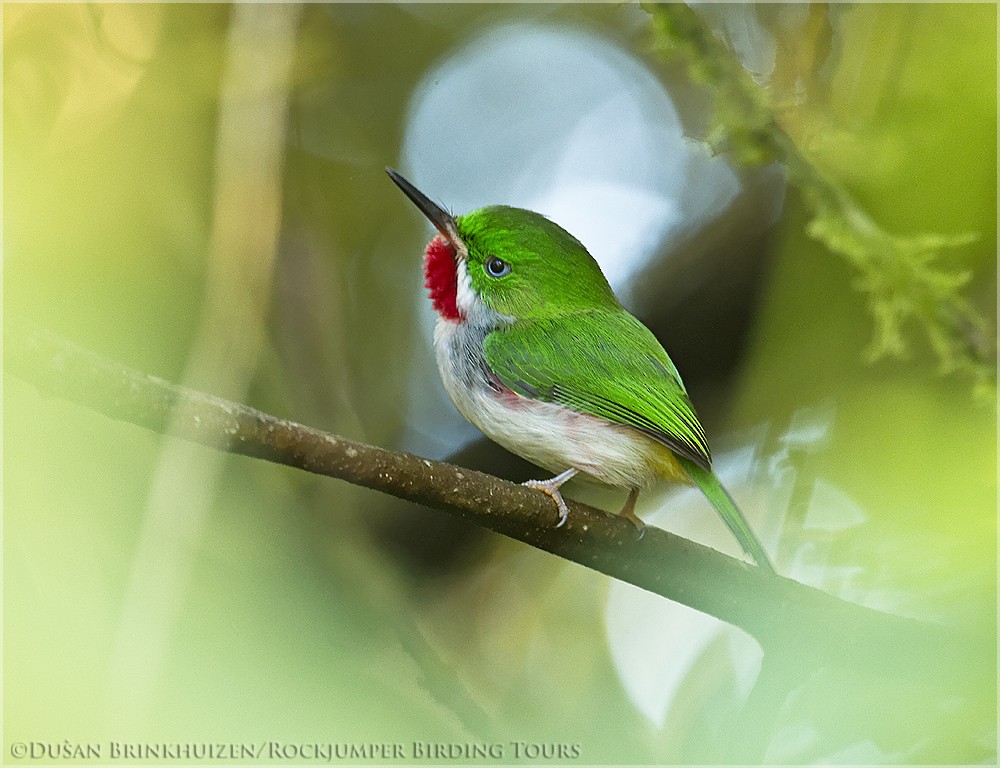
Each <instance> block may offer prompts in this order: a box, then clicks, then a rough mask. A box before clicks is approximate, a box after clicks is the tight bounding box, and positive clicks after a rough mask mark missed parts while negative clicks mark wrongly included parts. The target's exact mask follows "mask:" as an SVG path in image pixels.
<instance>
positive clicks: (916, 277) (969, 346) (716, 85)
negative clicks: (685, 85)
mask: <svg viewBox="0 0 1000 768" xmlns="http://www.w3.org/2000/svg"><path fill="white" fill-rule="evenodd" d="M643 8H645V9H646V11H647V12H648V13H649V14H650V17H651V37H650V44H649V52H650V54H651V55H653V56H656V57H660V58H669V59H670V60H671V61H672V62H679V63H681V64H682V65H683V66H685V68H686V71H687V74H688V77H689V78H690V79H691V80H692V81H693V82H696V83H699V84H702V85H704V86H706V87H708V88H710V89H711V91H712V93H713V95H714V114H713V117H712V121H711V128H710V129H709V131H708V135H707V136H706V137H705V141H706V142H707V143H708V144H709V145H710V146H711V147H712V148H713V149H714V150H715V151H722V152H725V153H726V154H727V156H729V157H730V158H731V159H733V160H734V161H735V162H737V163H739V164H743V165H757V164H760V163H765V162H770V161H772V160H778V161H780V162H782V163H783V164H784V165H785V166H786V168H787V169H788V180H789V183H790V184H792V185H794V186H795V187H797V188H798V189H799V191H800V192H801V194H802V198H803V200H804V201H805V202H806V204H807V206H808V208H809V214H810V219H809V221H808V223H807V225H806V232H807V233H808V235H809V236H810V237H813V238H815V239H816V240H818V241H820V242H822V243H823V245H824V246H825V247H826V248H827V249H829V250H830V251H831V252H833V253H836V254H838V255H839V256H841V257H843V258H844V259H846V260H847V261H848V262H849V263H850V264H851V265H852V266H853V267H854V269H855V270H857V275H858V276H857V279H856V280H855V283H854V284H855V287H856V288H857V290H858V291H859V292H860V293H861V294H863V295H864V296H865V299H866V302H867V305H868V308H869V311H870V313H871V316H872V320H873V323H874V332H873V338H872V340H871V342H870V344H869V345H868V347H867V349H866V351H865V357H866V359H867V360H868V361H869V362H872V363H874V362H876V361H878V360H881V359H883V358H905V357H906V356H908V355H909V354H910V352H911V348H912V346H913V343H912V338H911V337H912V336H913V335H914V332H916V333H917V335H920V334H922V335H923V336H924V337H925V339H926V341H927V343H928V345H929V347H930V349H931V350H932V351H933V353H934V355H935V357H936V359H937V361H938V368H939V371H940V372H941V373H942V374H961V375H965V376H967V377H968V378H969V379H970V380H971V381H972V385H973V390H974V392H975V393H976V395H977V396H979V397H985V398H989V399H995V397H996V356H995V333H994V331H993V329H992V327H991V323H990V322H988V321H987V320H986V319H985V318H984V317H983V316H982V314H981V313H980V312H979V311H977V309H976V308H975V307H973V306H972V304H971V303H970V302H969V301H968V299H967V298H966V297H965V296H964V295H963V292H962V291H963V289H964V288H965V286H966V285H967V284H968V282H969V280H970V279H971V273H970V272H969V271H968V270H961V269H955V268H949V267H947V266H942V264H941V262H942V257H943V256H944V255H945V254H946V253H947V252H948V251H949V250H952V249H955V248H959V247H962V246H965V245H968V244H969V243H971V242H973V241H975V240H976V239H977V234H976V233H973V232H966V233H960V234H956V235H942V234H937V233H920V234H916V235H908V236H901V235H896V234H892V233H889V232H887V231H886V230H885V229H884V228H883V227H882V226H880V225H879V224H878V223H877V222H875V221H874V220H873V219H872V217H871V216H870V215H869V214H868V212H867V211H866V210H865V209H864V208H863V207H862V206H861V205H860V204H859V203H858V202H857V201H856V200H855V199H853V198H852V197H851V195H850V194H849V193H848V192H847V190H846V189H845V188H844V187H843V186H841V185H840V184H838V183H837V182H836V181H835V180H833V179H831V178H830V177H829V176H827V175H825V174H824V173H823V172H821V171H820V170H819V169H818V168H817V167H816V166H815V165H813V164H812V163H811V162H810V161H809V160H808V159H807V158H806V156H805V155H804V154H803V153H802V152H801V151H800V149H799V148H798V147H797V146H796V145H795V142H794V141H793V140H792V138H791V137H790V136H789V135H788V134H787V133H786V132H785V131H784V130H782V128H781V127H780V125H779V124H778V122H777V121H776V119H775V113H774V109H773V106H772V104H771V100H770V95H769V93H768V92H767V90H766V89H764V88H762V87H761V86H759V85H757V83H755V82H754V80H753V78H752V77H751V76H750V75H749V73H748V72H747V71H746V70H745V69H744V68H743V66H742V65H741V64H740V62H739V60H738V59H737V58H736V56H735V55H734V54H733V53H732V52H731V51H730V50H729V48H728V47H727V46H726V44H725V43H723V42H722V41H721V40H720V39H719V38H718V37H716V36H715V34H714V33H713V32H712V30H711V29H709V27H708V26H707V25H706V24H705V23H704V22H703V21H702V20H701V19H700V18H699V17H698V15H697V14H696V13H695V12H694V11H693V10H692V9H691V8H689V7H688V6H686V5H683V4H644V5H643Z"/></svg>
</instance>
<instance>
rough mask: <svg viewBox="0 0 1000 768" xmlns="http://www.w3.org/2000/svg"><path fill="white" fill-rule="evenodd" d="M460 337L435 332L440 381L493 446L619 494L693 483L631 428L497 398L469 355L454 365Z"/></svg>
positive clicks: (664, 451)
mask: <svg viewBox="0 0 1000 768" xmlns="http://www.w3.org/2000/svg"><path fill="white" fill-rule="evenodd" d="M442 326H443V327H442ZM448 326H451V327H448ZM457 332H458V328H457V327H456V326H455V324H453V323H444V322H442V323H439V326H438V328H436V329H435V348H436V352H437V360H438V368H439V370H440V372H441V379H442V381H443V382H444V385H445V389H446V390H447V391H448V394H449V395H450V397H451V399H452V402H454V404H455V407H456V408H458V410H459V412H460V413H461V414H462V415H463V416H464V417H465V418H466V419H468V420H469V421H470V422H471V423H472V424H474V425H475V426H476V427H478V428H479V429H480V430H481V431H482V432H483V433H484V434H485V435H486V436H487V437H489V438H490V439H491V440H493V441H494V442H497V443H499V444H500V445H502V446H503V447H504V448H506V449H507V450H509V451H511V452H512V453H515V454H517V455H518V456H521V457H523V458H525V459H527V460H528V461H530V462H532V463H534V464H537V465H538V466H540V467H543V468H545V469H547V470H549V471H550V472H553V473H559V472H562V471H563V470H566V469H569V468H570V467H573V468H575V469H578V470H579V471H580V472H582V473H584V474H585V475H586V476H589V477H590V478H591V479H593V480H596V481H597V482H599V483H603V484H605V485H610V486H615V487H618V488H645V487H646V486H648V485H651V484H653V483H655V482H657V481H660V480H673V481H675V482H683V483H688V482H690V481H689V480H688V477H687V474H686V473H685V472H684V470H683V468H682V467H681V466H680V464H679V463H678V461H677V459H676V457H675V456H674V453H673V451H671V450H670V449H669V448H667V447H666V446H664V445H662V444H660V443H658V442H656V441H655V440H653V439H652V438H650V437H647V436H646V435H644V434H643V433H642V432H639V431H638V430H636V429H633V428H632V427H628V426H625V425H623V424H615V423H613V422H609V421H606V420H604V419H601V418H598V417H595V416H590V415H588V414H584V413H580V412H578V411H574V410H571V409H569V408H564V407H563V406H560V405H556V404H553V403H545V402H541V401H538V400H531V399H529V398H525V397H521V396H520V395H517V394H515V393H513V392H509V391H507V392H504V393H498V392H496V391H495V390H494V389H492V388H490V387H489V386H487V385H486V384H485V382H484V381H483V380H482V378H481V375H480V373H479V369H478V367H476V366H473V369H472V370H469V369H468V367H467V355H464V354H462V355H461V358H460V359H457V358H458V355H459V350H460V348H461V345H460V344H459V345H457V344H456V341H457V340H456V339H455V338H454V336H455V334H456V333H457Z"/></svg>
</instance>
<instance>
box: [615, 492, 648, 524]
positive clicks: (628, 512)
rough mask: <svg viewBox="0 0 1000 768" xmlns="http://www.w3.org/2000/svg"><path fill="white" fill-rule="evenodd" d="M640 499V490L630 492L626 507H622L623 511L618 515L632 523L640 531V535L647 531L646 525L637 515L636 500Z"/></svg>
mask: <svg viewBox="0 0 1000 768" xmlns="http://www.w3.org/2000/svg"><path fill="white" fill-rule="evenodd" d="M638 498H639V489H638V488H633V489H632V490H631V491H629V492H628V498H627V499H625V506H624V507H622V511H621V512H619V513H618V516H619V517H624V518H625V519H626V520H629V521H631V523H632V525H634V526H635V527H636V528H637V529H638V530H639V533H640V534H642V533H643V532H644V531H645V530H646V524H645V523H644V522H642V520H640V519H639V517H638V516H637V515H636V514H635V500H636V499H638Z"/></svg>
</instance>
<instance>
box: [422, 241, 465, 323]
mask: <svg viewBox="0 0 1000 768" xmlns="http://www.w3.org/2000/svg"><path fill="white" fill-rule="evenodd" d="M424 286H425V287H426V288H427V292H428V294H429V295H430V298H431V303H432V304H433V305H434V310H435V311H436V312H437V313H438V314H439V315H441V317H443V318H444V319H445V320H451V321H452V322H453V323H457V322H460V321H461V320H462V315H461V314H460V313H459V311H458V304H456V301H455V299H456V295H457V293H458V272H457V270H456V268H455V251H454V249H453V248H452V247H451V245H449V244H448V242H447V241H446V240H445V239H444V238H443V237H441V235H437V236H436V237H435V238H434V239H433V240H431V241H430V242H429V243H428V244H427V250H426V251H425V253H424Z"/></svg>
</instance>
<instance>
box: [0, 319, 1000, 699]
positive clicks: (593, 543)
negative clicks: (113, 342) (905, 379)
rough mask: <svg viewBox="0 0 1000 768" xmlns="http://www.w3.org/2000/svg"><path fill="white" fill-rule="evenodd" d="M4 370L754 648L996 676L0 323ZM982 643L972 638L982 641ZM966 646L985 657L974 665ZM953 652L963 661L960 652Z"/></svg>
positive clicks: (790, 594) (777, 589) (673, 548)
mask: <svg viewBox="0 0 1000 768" xmlns="http://www.w3.org/2000/svg"><path fill="white" fill-rule="evenodd" d="M4 352H5V358H4V369H5V371H6V372H8V373H11V374H13V375H14V376H17V377H18V378H20V379H22V380H24V381H26V382H29V383H30V384H33V385H34V386H35V387H37V388H38V389H39V390H40V391H41V392H43V393H46V394H49V395H53V396H56V397H59V398H64V399H66V400H70V401H72V402H75V403H78V404H81V405H84V406H87V407H89V408H92V409H94V410H96V411H99V412H100V413H103V414H105V415H107V416H109V417H111V418H113V419H116V420H119V421H125V422H129V423H132V424H136V425H139V426H141V427H145V428H146V429H150V430H153V431H155V432H162V433H168V434H171V435H173V436H174V437H179V438H182V439H184V440H189V441H191V442H195V443H201V444H203V445H206V446H209V447H211V448H214V449H217V450H223V451H228V452H230V453H235V454H241V455H244V456H251V457H254V458H259V459H264V460H266V461H271V462H276V463H279V464H286V465H288V466H291V467H296V468H298V469H303V470H306V471H307V472H313V473H316V474H320V475H327V476H329V477H334V478H339V479H342V480H346V481H347V482H350V483H354V484H356V485H360V486H364V487H366V488H371V489H374V490H378V491H382V492H384V493H388V494H391V495H393V496H397V497H399V498H402V499H407V500H409V501H413V502H417V503H419V504H424V505H426V506H429V507H434V508H435V509H440V510H443V511H445V512H448V513H450V514H453V515H457V516H458V517H461V518H464V519H467V520H471V521H473V522H476V523H478V524H480V525H482V526H484V527H486V528H489V529H490V530H493V531H496V532H498V533H502V534H504V535H506V536H509V537H511V538H514V539H518V540H520V541H523V542H525V543H527V544H530V545H532V546H534V547H537V548H539V549H542V550H545V551H547V552H551V553H552V554H555V555H559V556H560V557H564V558H566V559H568V560H572V561H574V562H576V563H579V564H581V565H584V566H587V567H588V568H593V569H595V570H598V571H601V572H602V573H606V574H608V575H610V576H613V577H615V578H618V579H621V580H622V581H626V582H628V583H630V584H634V585H636V586H638V587H641V588H643V589H647V590H649V591H651V592H654V593H656V594H658V595H662V596H663V597H666V598H669V599H671V600H675V601H677V602H680V603H683V604H685V605H688V606H690V607H692V608H695V609H697V610H699V611H702V612H704V613H707V614H710V615H712V616H715V617H717V618H719V619H721V620H723V621H726V622H728V623H730V624H733V625H735V626H737V627H740V628H742V629H743V630H745V631H746V632H748V633H749V634H751V635H752V636H753V637H755V638H756V639H757V640H758V641H759V642H760V644H761V646H762V647H763V648H764V651H765V653H777V654H791V655H795V656H798V657H800V658H804V659H806V660H807V661H808V664H807V665H806V666H807V667H808V668H816V667H821V666H847V667H850V668H853V669H863V670H867V671H869V672H873V673H876V674H879V673H882V674H886V675H902V676H906V677H912V678H914V679H918V680H921V681H924V682H929V683H935V684H939V685H942V686H944V687H958V688H962V687H966V686H968V685H969V684H972V683H975V682H976V681H980V682H981V681H983V680H993V679H994V677H995V675H994V674H993V672H990V671H989V670H990V669H991V668H992V669H995V667H993V666H992V665H994V664H995V658H994V654H993V650H992V647H991V646H990V644H989V643H988V642H985V641H980V639H978V638H973V637H970V636H968V635H965V634H963V633H960V632H958V631H953V630H951V629H949V628H947V627H942V626H938V625H933V624H929V623H925V622H920V621H916V620H913V619H908V618H903V617H899V616H894V615H891V614H886V613H882V612H879V611H875V610H872V609H869V608H865V607H863V606H859V605H855V604H852V603H848V602H845V601H843V600H840V599H838V598H835V597H833V596H831V595H828V594H826V593H824V592H822V591H820V590H817V589H815V588H813V587H809V586H806V585H804V584H800V583H798V582H795V581H791V580H789V579H785V578H782V577H780V576H772V575H768V574H767V573H765V572H763V571H761V570H760V569H758V568H756V567H754V566H752V565H750V564H748V563H744V562H741V561H739V560H736V559H734V558H731V557H728V556H726V555H723V554H722V553H720V552H717V551H715V550H713V549H710V548H708V547H705V546H702V545H700V544H697V543H695V542H693V541H688V540H686V539H683V538H681V537H679V536H675V535H673V534H670V533H667V532H666V531H662V530H660V529H658V528H652V527H649V528H647V529H646V531H645V533H644V535H642V536H639V535H637V533H636V530H635V528H634V527H633V525H632V523H630V522H629V521H627V520H624V519H622V518H619V517H617V516H616V515H611V514H608V513H605V512H602V511H600V510H598V509H594V508H593V507H589V506H586V505H584V504H579V503H576V502H573V501H569V502H568V503H569V508H570V515H569V520H568V521H567V523H566V525H564V526H563V527H561V528H556V527H555V522H556V519H557V513H556V510H555V507H554V505H553V504H552V500H551V499H550V498H549V497H548V496H546V495H544V494H543V493H541V492H539V491H536V490H531V489H528V488H525V487H524V486H520V485H516V484H514V483H510V482H507V481H505V480H501V479H499V478H496V477H493V476H491V475H487V474H484V473H482V472H476V471H473V470H469V469H463V468H461V467H457V466H454V465H451V464H446V463H443V462H438V461H431V460H429V459H424V458H420V457H419V456H414V455H411V454H406V453H395V452H393V451H388V450H385V449H382V448H377V447H374V446H370V445H365V444H363V443H359V442H355V441H353V440H348V439H346V438H343V437H339V436H337V435H331V434H328V433H325V432H321V431H319V430H316V429H313V428H311V427H307V426H305V425H303V424H297V423H295V422H293V421H288V420H285V419H280V418H277V417H275V416H271V415H268V414H266V413H262V412H261V411H258V410H255V409H254V408H251V407H249V406H246V405H241V404H238V403H233V402H229V401H227V400H223V399H222V398H219V397H215V396H213V395H210V394H206V393H204V392H198V391H195V390H192V389H189V388H186V387H181V386H178V385H175V384H171V383H170V382H167V381H164V380H163V379H160V378H157V377H155V376H150V375H148V374H145V373H142V372H139V371H136V370H133V369H130V368H127V367H125V366H123V365H121V364H119V363H116V362H113V361H111V360H108V359H106V358H103V357H100V356H99V355H96V354H94V353H92V352H89V351H86V350H83V349H81V348H79V347H77V346H75V345H73V344H71V343H69V342H67V341H64V340H62V339H59V338H57V337H55V336H53V335H51V334H49V333H48V332H46V331H43V330H40V329H38V328H34V327H23V326H20V325H18V324H12V323H11V322H10V321H8V322H7V323H6V324H5V328H4ZM979 646H982V647H981V648H980V647H979ZM970 656H972V657H976V658H981V659H982V666H978V665H977V668H975V669H971V668H970V665H969V659H970ZM959 662H960V663H959Z"/></svg>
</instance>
